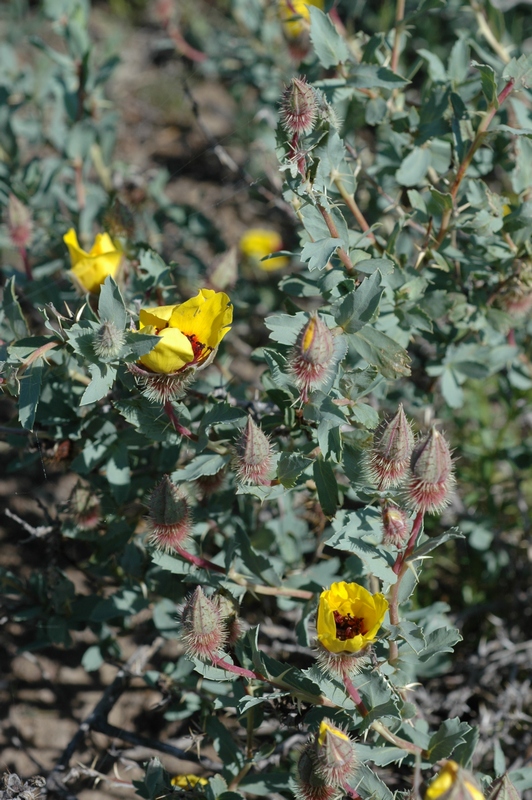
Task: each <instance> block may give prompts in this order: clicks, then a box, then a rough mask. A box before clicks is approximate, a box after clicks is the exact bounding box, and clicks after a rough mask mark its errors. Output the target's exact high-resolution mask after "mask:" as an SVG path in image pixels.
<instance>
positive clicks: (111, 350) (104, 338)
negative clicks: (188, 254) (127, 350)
mask: <svg viewBox="0 0 532 800" xmlns="http://www.w3.org/2000/svg"><path fill="white" fill-rule="evenodd" d="M124 341H125V336H124V331H121V330H119V329H118V328H117V327H116V325H115V324H114V322H112V321H111V320H109V319H106V320H104V321H103V322H102V324H101V326H100V327H99V329H98V330H97V331H96V333H95V334H94V339H93V343H92V346H93V347H94V352H95V353H96V355H97V356H99V357H100V358H105V359H115V358H118V356H119V354H120V351H121V350H122V347H123V346H124Z"/></svg>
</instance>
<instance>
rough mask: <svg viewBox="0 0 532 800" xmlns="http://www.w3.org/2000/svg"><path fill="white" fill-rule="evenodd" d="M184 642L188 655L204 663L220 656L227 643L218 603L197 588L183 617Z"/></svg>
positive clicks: (187, 604)
mask: <svg viewBox="0 0 532 800" xmlns="http://www.w3.org/2000/svg"><path fill="white" fill-rule="evenodd" d="M181 624H182V626H183V641H184V643H185V646H186V649H187V654H188V655H189V656H192V657H194V658H200V659H201V660H202V661H211V660H212V659H213V658H217V657H218V656H219V655H220V651H221V650H222V649H223V647H224V645H225V643H226V641H227V630H226V627H225V625H224V624H223V617H222V613H221V611H220V605H219V603H218V602H216V601H213V600H211V599H210V598H208V597H207V596H206V595H205V594H204V593H203V590H202V588H201V586H198V587H196V589H195V590H194V593H193V594H192V595H191V597H190V598H189V599H188V601H187V603H186V605H185V607H184V609H183V613H182V616H181Z"/></svg>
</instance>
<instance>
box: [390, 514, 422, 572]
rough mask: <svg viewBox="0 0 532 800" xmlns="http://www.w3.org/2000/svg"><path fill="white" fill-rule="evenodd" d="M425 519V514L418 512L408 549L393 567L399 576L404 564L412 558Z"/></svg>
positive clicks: (400, 554)
mask: <svg viewBox="0 0 532 800" xmlns="http://www.w3.org/2000/svg"><path fill="white" fill-rule="evenodd" d="M423 517H424V512H423V511H418V513H417V516H416V518H415V520H414V524H413V526H412V533H411V534H410V539H409V540H408V544H407V546H406V549H405V550H404V552H403V553H399V555H398V556H397V559H396V561H395V564H394V565H393V571H394V572H395V574H396V575H399V573H400V572H401V567H402V566H403V564H404V562H405V561H406V559H407V558H410V556H411V555H412V553H413V552H414V548H415V546H416V540H417V537H418V535H419V531H420V530H421V526H422V524H423Z"/></svg>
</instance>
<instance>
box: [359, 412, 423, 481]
mask: <svg viewBox="0 0 532 800" xmlns="http://www.w3.org/2000/svg"><path fill="white" fill-rule="evenodd" d="M413 445H414V434H413V433H412V428H411V427H410V423H409V421H408V420H407V418H406V414H405V412H404V410H403V406H402V404H401V405H399V408H398V409H397V412H396V414H395V416H394V417H392V419H391V420H389V421H388V422H383V423H381V424H380V425H379V427H378V428H377V430H376V431H375V434H374V436H373V444H372V446H371V449H370V451H369V454H368V469H369V473H370V476H371V479H372V480H373V481H374V482H375V483H376V484H377V486H378V488H379V490H383V489H387V488H388V487H389V486H396V485H397V484H399V483H400V482H401V481H402V480H403V478H404V477H405V475H406V472H407V470H408V465H409V463H410V456H411V454H412V447H413Z"/></svg>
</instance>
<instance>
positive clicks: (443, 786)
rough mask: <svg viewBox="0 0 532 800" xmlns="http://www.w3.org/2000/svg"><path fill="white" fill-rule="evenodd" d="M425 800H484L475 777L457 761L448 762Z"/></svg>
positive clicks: (428, 791)
mask: <svg viewBox="0 0 532 800" xmlns="http://www.w3.org/2000/svg"><path fill="white" fill-rule="evenodd" d="M425 800H484V795H483V794H482V792H481V791H480V789H479V788H478V785H477V782H476V780H475V778H474V777H473V775H472V774H471V773H470V772H468V771H467V770H465V769H463V768H462V767H460V766H459V765H458V764H457V763H456V761H446V762H445V763H444V765H443V767H442V769H441V770H440V771H439V773H438V774H437V775H436V777H435V778H434V780H433V781H432V782H431V783H430V784H429V785H428V787H427V790H426V791H425Z"/></svg>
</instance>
